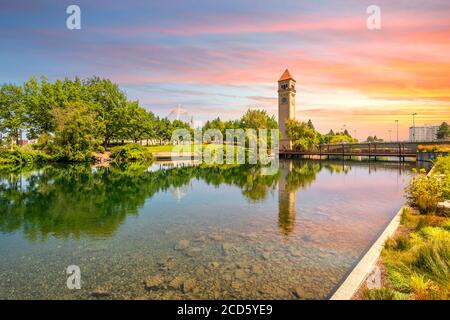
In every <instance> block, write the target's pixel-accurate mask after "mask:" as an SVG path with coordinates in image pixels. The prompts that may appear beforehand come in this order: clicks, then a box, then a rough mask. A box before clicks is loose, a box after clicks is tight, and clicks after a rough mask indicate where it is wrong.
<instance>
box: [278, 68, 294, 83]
mask: <svg viewBox="0 0 450 320" xmlns="http://www.w3.org/2000/svg"><path fill="white" fill-rule="evenodd" d="M283 80H294V77H293V76H292V75H291V73H290V72H289V70H288V69H286V70H284V72H283V74H282V75H281V77H280V79H279V80H278V81H283ZM294 81H295V80H294Z"/></svg>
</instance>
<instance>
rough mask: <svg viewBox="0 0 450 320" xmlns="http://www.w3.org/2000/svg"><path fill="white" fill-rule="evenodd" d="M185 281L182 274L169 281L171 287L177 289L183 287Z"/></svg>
mask: <svg viewBox="0 0 450 320" xmlns="http://www.w3.org/2000/svg"><path fill="white" fill-rule="evenodd" d="M184 281H185V279H184V277H183V276H182V275H178V276H176V277H175V278H173V279H172V281H170V282H169V287H170V288H172V289H176V290H178V289H181V286H182V284H183V282H184Z"/></svg>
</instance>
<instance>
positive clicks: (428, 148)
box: [417, 145, 450, 152]
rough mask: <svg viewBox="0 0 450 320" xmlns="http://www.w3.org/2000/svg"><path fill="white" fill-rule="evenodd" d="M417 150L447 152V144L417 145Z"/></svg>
mask: <svg viewBox="0 0 450 320" xmlns="http://www.w3.org/2000/svg"><path fill="white" fill-rule="evenodd" d="M417 151H419V152H449V151H450V146H449V145H431V146H422V145H419V146H417Z"/></svg>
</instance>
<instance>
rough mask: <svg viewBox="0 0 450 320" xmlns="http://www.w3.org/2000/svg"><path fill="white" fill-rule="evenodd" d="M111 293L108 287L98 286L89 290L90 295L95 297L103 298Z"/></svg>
mask: <svg viewBox="0 0 450 320" xmlns="http://www.w3.org/2000/svg"><path fill="white" fill-rule="evenodd" d="M110 295H111V292H110V288H109V287H98V288H96V289H95V290H94V291H92V292H91V296H93V297H95V298H105V297H109V296H110Z"/></svg>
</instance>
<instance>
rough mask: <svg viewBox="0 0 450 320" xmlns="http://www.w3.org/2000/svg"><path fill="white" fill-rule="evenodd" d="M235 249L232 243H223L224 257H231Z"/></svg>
mask: <svg viewBox="0 0 450 320" xmlns="http://www.w3.org/2000/svg"><path fill="white" fill-rule="evenodd" d="M232 248H233V245H232V244H231V243H222V253H223V254H224V255H226V256H227V255H229V254H230V253H231V249H232Z"/></svg>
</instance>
